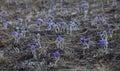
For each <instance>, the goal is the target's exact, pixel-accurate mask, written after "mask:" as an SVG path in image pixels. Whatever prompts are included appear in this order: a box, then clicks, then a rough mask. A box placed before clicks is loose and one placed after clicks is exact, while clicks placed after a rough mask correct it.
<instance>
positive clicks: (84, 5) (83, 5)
mask: <svg viewBox="0 0 120 71" xmlns="http://www.w3.org/2000/svg"><path fill="white" fill-rule="evenodd" d="M88 6H89V3H87V2H83V3H82V4H81V5H80V7H81V8H84V7H88Z"/></svg>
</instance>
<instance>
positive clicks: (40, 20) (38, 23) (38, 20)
mask: <svg viewBox="0 0 120 71" xmlns="http://www.w3.org/2000/svg"><path fill="white" fill-rule="evenodd" d="M41 22H42V19H40V18H38V19H37V21H36V24H37V26H40V24H41Z"/></svg>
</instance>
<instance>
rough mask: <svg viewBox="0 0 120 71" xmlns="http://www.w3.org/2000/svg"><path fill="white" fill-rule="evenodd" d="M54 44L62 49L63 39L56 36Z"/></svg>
mask: <svg viewBox="0 0 120 71" xmlns="http://www.w3.org/2000/svg"><path fill="white" fill-rule="evenodd" d="M55 43H56V45H57V48H62V47H63V45H64V38H62V37H61V36H58V37H57V38H56V40H55Z"/></svg>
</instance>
